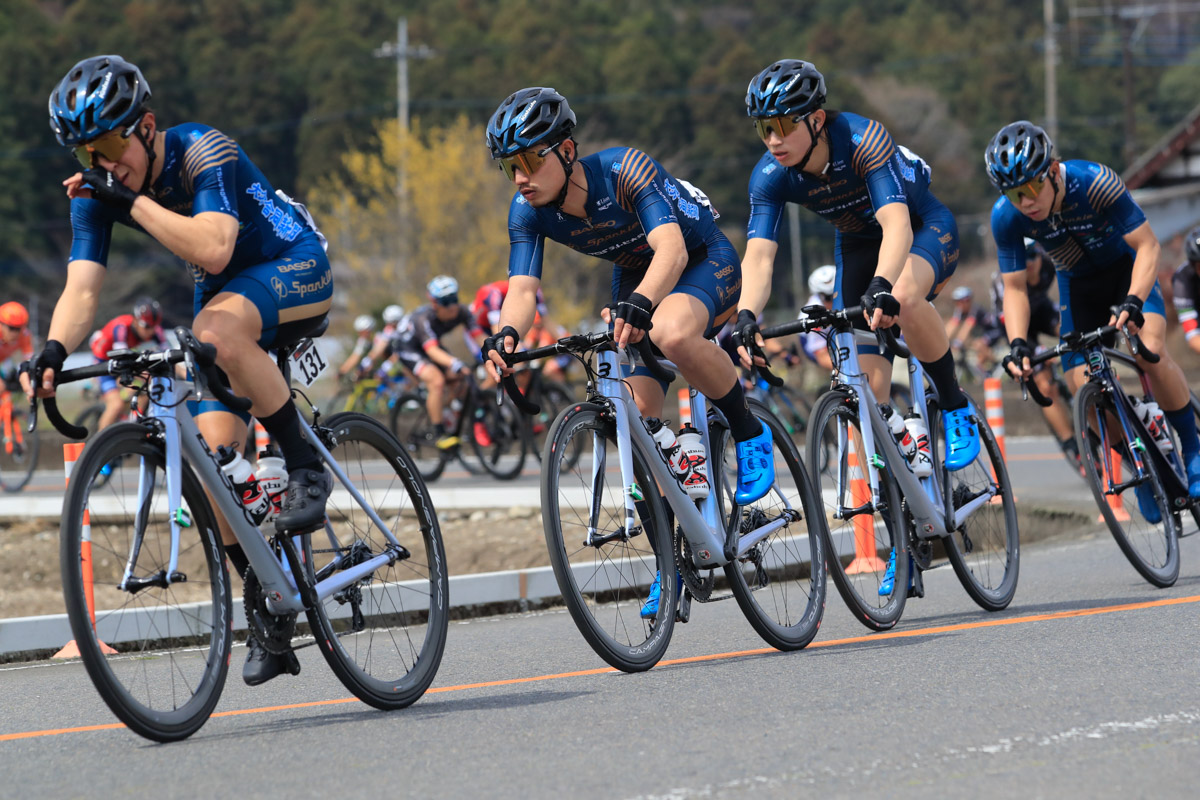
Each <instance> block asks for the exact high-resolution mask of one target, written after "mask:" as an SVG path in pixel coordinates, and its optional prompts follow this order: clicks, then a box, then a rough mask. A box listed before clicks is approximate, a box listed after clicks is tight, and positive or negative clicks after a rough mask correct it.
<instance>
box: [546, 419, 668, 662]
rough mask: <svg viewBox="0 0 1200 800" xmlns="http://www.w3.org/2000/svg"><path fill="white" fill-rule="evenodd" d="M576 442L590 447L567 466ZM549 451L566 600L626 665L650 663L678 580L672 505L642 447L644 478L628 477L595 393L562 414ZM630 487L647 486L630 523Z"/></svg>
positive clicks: (598, 647)
mask: <svg viewBox="0 0 1200 800" xmlns="http://www.w3.org/2000/svg"><path fill="white" fill-rule="evenodd" d="M634 424H641V423H640V422H636V421H635V422H634ZM630 446H632V445H630ZM575 447H579V448H580V449H581V450H584V451H586V452H584V455H583V457H582V458H580V459H578V460H577V461H576V463H575V464H574V465H571V466H568V460H567V454H568V453H569V452H571V450H572V449H573V448H575ZM546 453H547V455H549V456H550V458H548V459H547V461H546V462H545V464H544V465H543V467H542V524H543V527H544V529H545V534H546V547H547V548H548V550H549V553H550V564H551V565H552V566H553V568H554V577H555V578H556V579H557V581H558V587H559V589H560V590H561V591H562V595H563V601H564V602H565V603H566V606H567V610H569V611H570V612H571V618H572V619H573V620H575V625H576V627H578V628H579V632H580V633H582V634H583V638H584V639H586V640H587V642H588V644H590V645H591V646H592V649H593V650H595V651H596V653H597V654H598V655H599V656H600V657H601V658H603V659H604V660H605V661H606V662H608V663H609V664H611V665H612V666H614V667H616V668H617V669H619V670H623V671H625V672H640V671H642V670H647V669H650V668H651V667H653V666H654V665H655V664H657V663H658V661H659V659H661V658H662V656H663V653H664V652H666V649H667V645H668V644H670V641H671V631H672V629H673V628H674V625H675V605H676V601H677V598H678V588H679V587H678V582H677V578H676V577H675V560H674V550H673V548H672V541H671V531H670V530H669V529H668V525H667V524H666V519H667V515H666V511H665V510H664V507H663V504H662V498H661V497H660V496H659V494H658V490H657V489H656V488H655V483H654V479H653V478H651V477H650V471H649V469H648V468H647V466H646V463H645V461H644V460H643V456H642V454H641V453H640V452H638V451H637V450H636V449H634V451H633V470H634V476H635V479H636V483H635V485H634V486H630V487H625V486H621V485H620V481H621V473H620V471H619V470H618V469H617V467H618V464H619V461H618V454H617V438H616V425H615V423H614V422H613V420H612V418H611V416H609V415H608V414H607V413H606V412H605V410H604V408H603V407H601V406H599V405H596V404H594V403H580V404H578V405H574V406H571V407H569V408H567V409H566V410H565V411H563V412H562V413H560V414H559V416H558V419H557V420H556V421H555V423H554V430H553V432H552V433H551V444H550V447H549V448H548V449H547V451H546ZM589 455H590V457H589ZM626 492H629V493H630V494H632V496H633V497H634V498H637V497H639V496H644V499H643V500H638V501H637V502H636V504H635V505H636V509H637V513H636V514H635V515H634V522H633V526H632V528H628V529H627V527H626V520H625V496H626ZM656 576H661V578H662V580H661V581H660V584H661V594H660V597H659V605H658V612H657V614H656V615H654V616H652V617H649V618H645V619H643V618H642V617H641V615H640V611H641V608H642V604H643V600H644V599H645V598H646V592H647V590H648V589H649V588H650V586H651V584H652V583H653V582H654V581H655V578H656Z"/></svg>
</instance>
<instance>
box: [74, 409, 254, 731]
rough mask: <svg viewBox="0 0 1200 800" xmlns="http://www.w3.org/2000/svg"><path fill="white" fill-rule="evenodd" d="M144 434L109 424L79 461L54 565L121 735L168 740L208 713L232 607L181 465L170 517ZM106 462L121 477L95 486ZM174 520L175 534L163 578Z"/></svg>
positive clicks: (210, 520)
mask: <svg viewBox="0 0 1200 800" xmlns="http://www.w3.org/2000/svg"><path fill="white" fill-rule="evenodd" d="M152 436H153V430H152V429H150V428H148V427H146V426H143V425H139V424H136V423H118V424H116V425H113V426H111V427H109V428H107V429H105V430H104V431H102V432H101V433H100V434H99V435H97V436H96V438H94V439H93V440H92V441H91V443H90V444H89V445H88V446H87V448H86V449H85V450H84V451H83V456H82V458H80V459H79V462H78V463H76V465H75V467H74V470H73V471H72V474H71V481H70V484H69V486H68V488H67V495H66V498H65V500H64V502H63V518H62V524H61V528H60V531H61V559H60V560H61V566H62V581H63V594H64V596H65V599H66V605H67V616H68V618H69V619H70V622H71V631H72V633H73V634H74V636H75V642H76V644H77V645H78V646H79V652H80V654H81V655H82V657H83V663H84V666H85V667H87V671H88V675H89V676H90V677H91V679H92V683H93V684H95V686H96V689H97V691H99V692H100V696H101V697H102V698H103V699H104V702H105V703H107V704H108V707H109V708H110V709H112V712H113V713H114V714H116V715H117V717H118V718H119V719H120V720H121V721H122V722H124V723H125V724H126V725H128V726H129V727H130V728H131V729H133V730H134V731H135V732H137V733H139V734H141V735H142V736H145V737H146V738H148V739H153V740H154V741H158V742H169V741H175V740H178V739H184V738H186V737H188V736H190V735H191V734H193V733H195V732H196V731H197V730H199V728H200V726H202V725H203V724H204V722H205V721H206V720H207V719H208V716H209V714H210V713H212V710H213V707H214V706H216V704H217V700H218V698H219V697H220V695H221V689H222V687H223V686H224V685H225V674H226V671H227V669H228V666H229V651H230V646H231V639H230V631H231V626H230V623H231V612H232V608H233V601H232V597H231V595H230V586H229V574H228V572H226V570H225V564H224V551H223V549H222V547H221V545H220V542H219V534H218V533H217V526H216V521H215V517H214V515H213V512H212V509H211V508H210V506H209V504H208V499H207V497H206V496H205V494H204V491H203V489H202V488H201V486H200V483H199V481H198V480H197V479H196V476H195V474H194V473H193V472H192V470H191V468H190V467H189V466H188V464H187V463H186V462H184V464H183V474H182V478H183V480H182V498H181V500H182V508H181V509H172V508H171V507H170V504H169V502H168V498H167V479H166V472H165V466H164V465H165V460H164V455H163V448H162V445H161V444H160V443H159V442H158V441H156V440H155V439H153V438H152ZM114 461H119V462H121V463H123V464H124V468H123V469H121V470H119V471H117V472H115V473H113V475H112V476H111V479H110V480H109V481H108V482H107V483H106V484H105V485H104V486H98V485H97V483H96V478H97V475H98V474H99V472H100V469H101V468H102V467H104V465H106V464H109V463H112V462H114ZM173 518H174V519H178V520H180V521H181V523H182V524H181V526H180V540H179V554H178V559H177V562H176V564H175V565H174V571H173V572H172V569H171V568H172V564H171V521H172V519H173ZM89 539H90V541H89ZM126 563H129V565H130V569H129V574H128V576H126V575H125V570H126ZM89 573H90V574H89ZM93 589H94V604H93V602H92V594H93ZM89 606H90V607H91V608H94V609H95V625H93V624H92V617H91V612H90V610H89ZM106 645H109V646H111V647H109V646H106ZM113 648H115V651H114V649H113Z"/></svg>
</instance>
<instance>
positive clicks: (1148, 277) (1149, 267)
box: [1117, 222, 1161, 333]
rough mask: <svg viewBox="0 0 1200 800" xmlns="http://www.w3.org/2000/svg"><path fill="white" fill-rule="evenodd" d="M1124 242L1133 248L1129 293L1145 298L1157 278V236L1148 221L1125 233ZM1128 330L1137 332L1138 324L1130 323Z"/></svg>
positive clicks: (1122, 319)
mask: <svg viewBox="0 0 1200 800" xmlns="http://www.w3.org/2000/svg"><path fill="white" fill-rule="evenodd" d="M1125 243H1126V244H1128V245H1129V246H1130V247H1132V248H1133V249H1134V251H1135V252H1136V254H1137V255H1136V256H1135V257H1134V259H1133V274H1132V275H1130V277H1129V294H1135V295H1137V296H1138V297H1140V298H1142V299H1143V300H1145V299H1146V298H1147V297H1149V296H1150V292H1151V290H1153V289H1154V282H1155V281H1156V280H1158V254H1159V250H1160V249H1161V248H1160V247H1159V244H1158V237H1157V236H1155V235H1154V231H1153V230H1151V228H1150V223H1149V222H1143V223H1142V224H1141V225H1139V226H1137V227H1136V228H1134V229H1133V230H1132V231H1130V232H1129V233H1127V234H1125ZM1128 316H1129V315H1128V312H1125V311H1122V312H1121V317H1120V318H1119V319H1118V320H1117V326H1118V327H1120V326H1121V325H1124V324H1125V321H1126V318H1127V317H1128ZM1129 330H1130V331H1131V332H1133V333H1137V332H1138V330H1139V326H1137V325H1133V324H1130V328H1129Z"/></svg>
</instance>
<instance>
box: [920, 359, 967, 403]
mask: <svg viewBox="0 0 1200 800" xmlns="http://www.w3.org/2000/svg"><path fill="white" fill-rule="evenodd" d="M921 366H922V367H924V368H925V374H927V375H928V376H929V380H930V382H931V383H932V384H933V388H935V389H937V393H938V399H939V400H940V401H941V403H942V411H953V410H954V409H956V408H962V407H963V406H965V405H966V404H967V396H966V395H965V394H963V390H962V389H960V388H959V386H958V379H957V378H955V377H954V356H952V355H950V349H949V348H946V352H945V353H944V354H943V355H942V357H941V358H939V359H938V360H937V361H922V362H921Z"/></svg>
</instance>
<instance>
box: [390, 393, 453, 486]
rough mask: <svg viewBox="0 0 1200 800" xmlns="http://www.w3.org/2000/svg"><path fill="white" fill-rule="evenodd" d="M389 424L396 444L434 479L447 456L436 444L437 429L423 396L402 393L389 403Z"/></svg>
mask: <svg viewBox="0 0 1200 800" xmlns="http://www.w3.org/2000/svg"><path fill="white" fill-rule="evenodd" d="M388 419H389V427H390V428H391V429H392V433H393V434H394V435H395V437H396V440H397V441H398V442H400V446H401V447H403V448H404V451H405V452H406V453H408V455H409V457H411V458H412V460H413V462H414V463H415V464H416V466H417V471H418V472H419V473H420V474H421V477H422V478H423V479H425V480H426V481H430V482H432V481H436V480H437V479H438V478H440V477H441V476H442V472H443V471H444V470H445V469H446V460H447V456H446V454H445V453H443V452H442V451H441V450H438V448H437V433H436V432H435V431H434V429H433V423H432V422H431V421H430V420H429V411H428V410H427V409H426V407H425V398H424V397H422V396H421V395H419V394H417V393H415V392H409V393H407V394H403V395H401V396H400V397H398V398H397V399H396V402H395V403H394V404H393V405H392V410H391V413H390V415H389V418H388Z"/></svg>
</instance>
